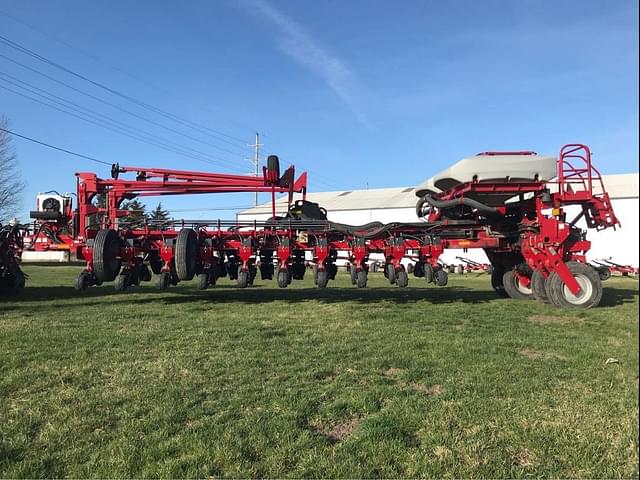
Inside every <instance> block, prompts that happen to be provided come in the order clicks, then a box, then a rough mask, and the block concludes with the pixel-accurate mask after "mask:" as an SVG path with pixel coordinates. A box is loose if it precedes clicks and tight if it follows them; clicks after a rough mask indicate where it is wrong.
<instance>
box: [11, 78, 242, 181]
mask: <svg viewBox="0 0 640 480" xmlns="http://www.w3.org/2000/svg"><path fill="white" fill-rule="evenodd" d="M0 76H3V77H9V78H12V79H15V80H17V81H18V82H19V83H16V82H14V81H11V80H7V79H6V78H0V80H2V81H3V82H6V83H9V84H10V85H14V86H17V87H18V88H20V89H22V90H26V91H27V92H29V93H32V94H34V95H37V96H39V97H41V98H44V99H46V100H47V101H49V102H53V103H55V104H57V105H60V106H61V107H63V108H65V109H69V110H72V111H75V112H78V113H79V114H81V115H82V116H78V115H76V114H73V113H71V112H69V111H67V110H63V109H61V108H58V107H56V106H54V105H50V104H49V103H45V102H42V101H40V100H38V99H36V98H33V97H31V96H29V95H24V94H22V93H20V92H17V91H15V90H13V89H11V88H8V87H6V86H2V85H0V88H4V89H5V90H8V91H10V92H12V93H14V94H15V95H19V96H21V97H24V98H27V99H29V100H32V101H34V102H36V103H39V104H41V105H45V106H47V107H49V108H53V109H55V110H58V111H61V112H63V113H66V114H67V115H71V116H73V117H76V118H79V119H81V120H84V121H86V122H88V123H91V124H94V125H98V126H100V127H102V128H105V129H107V130H111V131H114V132H116V133H119V134H121V135H124V136H127V137H129V138H133V139H134V140H138V141H141V142H143V143H146V144H149V145H154V146H158V147H159V148H163V149H164V150H167V151H171V152H173V153H178V154H180V155H183V156H186V157H189V158H193V159H196V160H201V161H204V162H206V163H211V164H215V163H221V164H223V165H225V166H227V167H228V168H233V169H238V168H239V165H238V164H236V163H235V162H233V161H230V160H227V159H224V158H222V157H215V156H210V155H208V154H206V153H204V152H202V151H200V150H196V149H194V148H191V147H188V146H186V145H182V144H179V143H175V142H169V141H166V140H164V139H163V138H162V137H159V136H157V135H154V134H153V133H150V132H147V131H145V130H142V129H139V128H137V127H134V126H131V125H128V124H126V123H123V122H120V121H118V120H115V119H113V118H111V117H109V116H107V115H104V114H101V113H99V112H96V111H95V110H91V109H89V108H86V107H83V106H81V105H78V104H77V103H74V102H71V101H70V100H67V99H64V98H62V97H60V96H58V95H54V94H52V93H49V92H47V91H46V90H43V89H41V88H38V87H36V86H34V85H31V84H29V83H27V82H23V81H21V80H19V79H17V78H15V77H13V76H11V75H7V74H4V73H2V72H0ZM24 85H27V86H26V87H25V86H24ZM39 92H43V93H39ZM56 99H59V100H61V101H58V100H56ZM85 117H89V119H87V118H85ZM90 119H94V120H97V121H98V122H106V124H105V123H96V121H93V120H90ZM114 128H115V129H117V130H114ZM131 131H137V132H140V133H139V134H133V133H132V132H131ZM191 152H193V153H191ZM196 155H197V157H196ZM211 158H214V159H217V161H216V160H211Z"/></svg>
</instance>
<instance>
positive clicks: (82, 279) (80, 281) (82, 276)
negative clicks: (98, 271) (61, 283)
mask: <svg viewBox="0 0 640 480" xmlns="http://www.w3.org/2000/svg"><path fill="white" fill-rule="evenodd" d="M90 276H91V274H90V273H89V272H86V271H84V272H80V273H79V274H78V276H77V277H76V284H75V288H76V290H77V291H79V292H84V291H85V290H86V289H87V288H89V278H90Z"/></svg>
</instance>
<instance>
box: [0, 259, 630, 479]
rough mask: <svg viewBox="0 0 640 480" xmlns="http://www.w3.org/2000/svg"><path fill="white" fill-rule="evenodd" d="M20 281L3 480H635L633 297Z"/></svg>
mask: <svg viewBox="0 0 640 480" xmlns="http://www.w3.org/2000/svg"><path fill="white" fill-rule="evenodd" d="M26 271H27V273H28V274H29V275H30V278H29V280H28V286H27V290H26V291H25V292H24V293H23V295H22V296H21V297H20V298H19V299H7V298H2V299H0V477H62V476H67V477H207V476H213V477H262V476H268V477H284V476H287V477H398V476H408V477H442V476H447V477H531V476H534V477H542V476H546V477H637V476H638V281H637V280H633V279H623V278H613V279H611V280H609V281H608V282H606V283H605V287H606V288H605V292H604V298H603V304H604V305H603V306H601V307H599V308H595V309H592V310H588V311H575V310H572V311H569V310H559V309H557V308H554V307H552V306H548V305H542V304H539V303H536V302H521V301H515V300H506V299H497V298H496V297H495V296H494V294H493V292H492V291H491V290H490V286H489V279H488V277H487V276H486V275H482V274H477V275H475V274H474V275H465V276H464V277H459V276H456V275H451V276H450V284H449V286H448V287H444V288H438V287H435V286H428V287H427V286H426V284H425V283H424V281H423V280H421V279H416V278H413V277H410V284H409V287H408V288H406V289H399V288H397V287H390V286H389V285H388V284H387V283H386V281H385V279H384V277H382V275H381V274H372V275H370V281H369V288H367V289H365V290H358V289H356V288H355V287H352V286H351V285H350V282H349V279H348V276H347V275H346V274H344V273H342V274H339V278H337V279H336V281H334V282H330V284H329V288H328V289H326V290H319V289H316V288H313V282H312V280H311V278H310V275H307V278H305V280H304V281H303V282H294V283H293V284H292V285H291V286H290V287H289V288H287V289H283V290H281V289H278V288H277V286H276V285H275V282H262V281H260V280H257V284H256V286H254V287H251V288H249V289H246V290H239V289H236V288H235V287H233V286H232V284H231V283H230V282H229V281H228V280H223V281H221V282H220V284H219V285H217V286H216V287H214V288H213V289H210V290H207V291H204V292H200V291H197V290H196V289H195V285H193V286H192V285H189V284H188V283H186V284H184V286H180V287H174V288H171V289H170V290H169V291H166V292H157V291H155V290H154V289H153V286H152V285H147V286H143V287H140V288H137V289H135V290H133V291H131V292H127V293H123V294H116V293H115V292H114V291H113V288H112V287H111V286H103V287H94V288H91V289H90V290H88V291H87V292H85V293H84V294H78V293H77V292H75V291H74V290H73V289H72V287H71V285H73V280H74V277H75V275H76V274H77V272H78V271H79V267H42V266H41V267H27V268H26ZM608 358H615V359H617V362H614V363H605V362H606V361H607V359H608Z"/></svg>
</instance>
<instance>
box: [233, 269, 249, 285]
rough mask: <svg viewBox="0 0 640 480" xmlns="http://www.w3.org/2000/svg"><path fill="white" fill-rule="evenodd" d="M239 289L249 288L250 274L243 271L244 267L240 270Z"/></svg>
mask: <svg viewBox="0 0 640 480" xmlns="http://www.w3.org/2000/svg"><path fill="white" fill-rule="evenodd" d="M236 282H237V284H238V287H240V288H247V287H248V286H249V272H248V271H247V270H242V267H239V268H238V278H237V280H236Z"/></svg>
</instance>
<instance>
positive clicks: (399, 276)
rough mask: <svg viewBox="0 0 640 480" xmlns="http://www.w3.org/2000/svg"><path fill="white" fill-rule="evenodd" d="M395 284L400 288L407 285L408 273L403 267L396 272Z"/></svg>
mask: <svg viewBox="0 0 640 480" xmlns="http://www.w3.org/2000/svg"><path fill="white" fill-rule="evenodd" d="M396 285H398V286H399V287H400V288H405V287H406V286H407V285H409V275H407V271H406V270H405V269H404V268H401V269H399V270H398V271H397V272H396Z"/></svg>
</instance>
